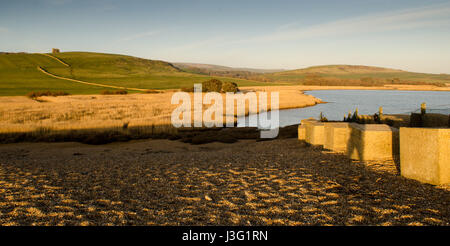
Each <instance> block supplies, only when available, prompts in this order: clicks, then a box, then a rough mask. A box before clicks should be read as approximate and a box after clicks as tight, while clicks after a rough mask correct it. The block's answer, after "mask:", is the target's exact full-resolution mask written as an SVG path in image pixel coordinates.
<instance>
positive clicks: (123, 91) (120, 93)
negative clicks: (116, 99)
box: [101, 90, 128, 95]
mask: <svg viewBox="0 0 450 246" xmlns="http://www.w3.org/2000/svg"><path fill="white" fill-rule="evenodd" d="M101 94H102V95H126V94H128V91H126V90H117V91H108V90H106V91H102V92H101Z"/></svg>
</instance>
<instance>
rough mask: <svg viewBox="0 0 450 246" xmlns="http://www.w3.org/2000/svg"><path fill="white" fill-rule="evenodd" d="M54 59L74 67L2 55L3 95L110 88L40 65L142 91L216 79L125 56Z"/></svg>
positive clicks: (83, 54)
mask: <svg viewBox="0 0 450 246" xmlns="http://www.w3.org/2000/svg"><path fill="white" fill-rule="evenodd" d="M54 56H55V57H57V58H59V59H60V60H62V61H64V62H65V63H67V64H69V65H70V66H69V67H68V66H65V65H64V64H62V63H60V62H58V61H57V60H56V59H52V58H51V57H48V56H45V55H42V54H25V53H9V54H0V96H15V95H25V94H27V93H28V92H31V91H41V90H61V91H66V92H68V93H70V94H97V93H100V92H101V91H104V90H107V89H108V88H104V87H99V86H92V85H84V84H79V83H76V82H71V81H66V80H61V79H56V78H52V77H50V76H48V75H45V74H43V73H42V72H40V71H38V69H37V67H38V66H40V67H42V68H44V69H45V70H46V71H48V72H50V73H52V74H54V75H58V76H61V77H66V78H72V79H77V80H82V81H86V82H93V83H98V84H105V85H114V86H122V87H128V88H141V89H178V88H182V87H189V86H192V85H193V84H194V83H200V82H203V81H205V80H208V79H211V78H213V77H211V76H205V75H199V74H192V73H187V72H183V71H181V70H179V69H178V68H175V67H174V66H173V65H172V64H170V63H167V62H163V61H154V60H147V59H141V58H136V57H131V56H124V55H113V54H101V53H88V52H65V53H59V54H56V55H54ZM220 79H221V80H223V81H232V82H236V83H237V84H238V85H239V86H254V85H267V83H263V82H258V81H251V80H244V79H236V78H220ZM130 92H132V91H130Z"/></svg>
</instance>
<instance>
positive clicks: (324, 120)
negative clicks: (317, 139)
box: [319, 112, 328, 122]
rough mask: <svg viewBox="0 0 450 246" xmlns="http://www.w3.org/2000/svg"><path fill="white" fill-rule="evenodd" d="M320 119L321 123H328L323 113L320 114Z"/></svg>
mask: <svg viewBox="0 0 450 246" xmlns="http://www.w3.org/2000/svg"><path fill="white" fill-rule="evenodd" d="M319 118H320V122H328V119H327V117H325V116H324V115H323V113H322V112H320V116H319Z"/></svg>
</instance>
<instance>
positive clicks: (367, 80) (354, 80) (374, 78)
mask: <svg viewBox="0 0 450 246" xmlns="http://www.w3.org/2000/svg"><path fill="white" fill-rule="evenodd" d="M264 77H265V78H266V79H267V80H269V81H276V82H296V83H303V84H314V83H320V82H322V83H324V84H326V83H327V81H328V83H336V84H339V83H342V84H352V85H353V84H358V83H362V84H365V85H370V84H373V85H379V84H390V83H410V84H414V83H419V84H421V83H423V84H433V83H436V84H439V85H444V84H445V83H450V75H448V74H426V73H413V72H406V71H402V70H396V69H389V68H381V67H370V66H354V65H329V66H314V67H309V68H304V69H297V70H290V71H283V72H278V73H272V74H264Z"/></svg>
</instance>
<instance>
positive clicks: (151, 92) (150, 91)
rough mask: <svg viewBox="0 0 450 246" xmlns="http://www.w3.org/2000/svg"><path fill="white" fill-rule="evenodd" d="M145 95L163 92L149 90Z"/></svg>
mask: <svg viewBox="0 0 450 246" xmlns="http://www.w3.org/2000/svg"><path fill="white" fill-rule="evenodd" d="M144 93H146V94H158V93H161V91H158V90H151V89H148V90H145V91H144Z"/></svg>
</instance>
